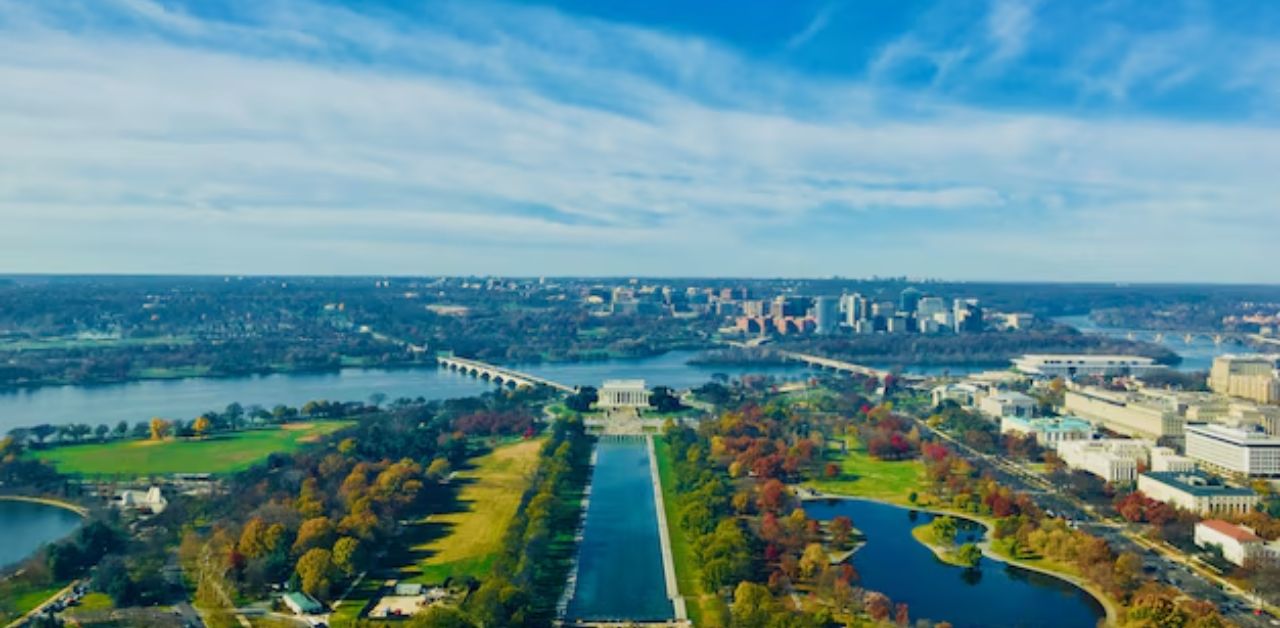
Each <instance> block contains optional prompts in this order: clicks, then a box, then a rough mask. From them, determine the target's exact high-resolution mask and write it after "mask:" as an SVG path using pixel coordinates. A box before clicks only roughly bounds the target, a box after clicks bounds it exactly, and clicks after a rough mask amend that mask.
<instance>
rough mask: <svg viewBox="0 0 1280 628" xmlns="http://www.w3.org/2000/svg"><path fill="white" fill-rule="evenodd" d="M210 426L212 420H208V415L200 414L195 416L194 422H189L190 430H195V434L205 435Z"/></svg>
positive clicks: (211, 425)
mask: <svg viewBox="0 0 1280 628" xmlns="http://www.w3.org/2000/svg"><path fill="white" fill-rule="evenodd" d="M212 427H213V422H211V421H210V420H209V417H207V416H205V415H203V414H202V415H200V416H198V417H196V420H195V422H193V423H192V424H191V431H193V432H195V433H196V436H205V435H206V434H208V433H209V430H210V429H211V428H212Z"/></svg>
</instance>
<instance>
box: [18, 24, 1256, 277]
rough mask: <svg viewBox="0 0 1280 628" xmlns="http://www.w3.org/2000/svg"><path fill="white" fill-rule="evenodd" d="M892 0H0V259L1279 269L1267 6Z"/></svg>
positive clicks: (234, 270)
mask: <svg viewBox="0 0 1280 628" xmlns="http://www.w3.org/2000/svg"><path fill="white" fill-rule="evenodd" d="M901 4H903V3H888V2H885V3H869V4H863V3H857V4H855V3H842V2H799V3H789V4H788V5H787V6H785V7H782V6H778V5H775V4H772V3H770V4H759V5H752V4H747V5H738V4H735V5H734V6H735V7H736V9H735V10H734V11H729V10H728V9H727V7H728V5H726V4H719V5H700V6H698V7H694V8H687V7H685V8H682V7H681V6H680V4H679V3H666V2H660V3H656V4H655V5H652V6H650V5H648V4H646V3H621V4H613V5H610V6H609V7H608V8H599V7H596V6H593V3H582V2H573V1H567V0H566V1H564V2H552V3H511V4H508V3H490V2H483V3H476V2H471V3H433V4H430V5H428V6H426V7H419V8H410V7H408V6H406V5H405V4H404V3H395V2H387V3H381V4H379V5H377V6H370V5H364V4H362V5H360V6H359V7H358V8H357V7H356V6H355V5H351V6H345V5H343V4H342V3H322V2H312V1H309V0H283V1H277V2H268V3H242V2H235V1H230V2H218V3H182V2H172V3H157V2H150V1H147V0H119V1H116V2H104V3H79V2H70V1H54V2H45V3H39V4H38V5H28V4H24V3H20V2H4V1H0V91H2V92H3V93H4V94H6V96H5V97H4V98H0V134H3V136H4V137H6V142H5V143H4V145H3V146H0V171H2V172H4V173H5V174H4V175H3V176H0V218H2V219H3V220H4V222H5V224H6V228H5V229H4V230H3V231H2V232H0V272H5V273H10V272H15V273H39V272H73V273H80V272H109V273H140V272H149V273H166V272H178V273H194V274H211V275H219V274H361V275H382V274H394V275H439V274H449V275H455V274H461V275H507V276H511V275H519V276H538V275H548V276H584V275H603V276H632V275H635V276H685V277H700V276H737V277H744V276H752V275H756V276H770V277H777V276H794V277H829V276H836V275H839V276H853V277H865V276H872V275H880V276H904V275H908V276H928V277H937V278H939V279H947V280H956V279H961V280H963V279H968V280H1020V281H1035V280H1052V281H1133V282H1148V281H1158V282H1172V281H1195V282H1201V281H1204V282H1214V283H1220V282H1270V281H1274V279H1273V278H1272V276H1271V274H1270V273H1269V272H1268V264H1267V262H1269V261H1270V256H1269V255H1268V254H1269V253H1270V250H1271V247H1270V246H1269V245H1270V244H1271V239H1272V237H1271V235H1270V234H1272V233H1275V232H1276V231H1277V229H1278V228H1280V201H1277V200H1276V199H1278V198H1280V194H1278V192H1280V188H1278V185H1280V184H1277V183H1275V181H1274V176H1273V173H1274V170H1275V166H1276V165H1277V164H1280V130H1277V126H1276V122H1277V116H1276V114H1275V113H1274V111H1276V108H1275V104H1276V100H1277V99H1278V98H1280V81H1277V80H1276V78H1275V77H1276V76H1280V72H1277V71H1276V70H1278V69H1280V45H1277V44H1276V43H1275V42H1274V41H1272V40H1273V38H1272V37H1270V36H1269V35H1268V33H1269V32H1275V27H1276V26H1277V24H1278V23H1280V9H1277V8H1275V7H1271V6H1268V5H1266V4H1265V3H1250V4H1249V5H1247V6H1246V5H1243V4H1242V5H1240V6H1238V7H1237V6H1233V7H1232V8H1222V7H1217V6H1205V5H1199V4H1197V3H1186V4H1179V5H1177V6H1174V7H1160V8H1159V10H1156V9H1152V8H1147V7H1145V6H1143V5H1142V4H1141V3H1125V2H1120V3H1112V4H1108V5H1107V6H1106V7H1098V8H1090V9H1088V10H1076V9H1074V8H1073V5H1071V4H1070V3H1063V2H1034V3H1020V2H1006V1H996V2H974V3H960V4H957V3H950V2H948V3H931V4H927V5H916V6H912V7H903V6H898V5H901ZM646 7H649V8H646Z"/></svg>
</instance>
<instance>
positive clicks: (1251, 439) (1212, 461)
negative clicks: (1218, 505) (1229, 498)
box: [1187, 423, 1280, 478]
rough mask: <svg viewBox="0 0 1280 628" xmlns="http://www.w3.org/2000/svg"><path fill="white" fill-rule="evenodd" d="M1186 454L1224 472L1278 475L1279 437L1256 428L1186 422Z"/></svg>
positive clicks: (1267, 476)
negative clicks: (1187, 423) (1188, 423)
mask: <svg viewBox="0 0 1280 628" xmlns="http://www.w3.org/2000/svg"><path fill="white" fill-rule="evenodd" d="M1187 457H1189V458H1191V459H1193V460H1195V461H1197V462H1199V463H1201V464H1203V465H1204V466H1206V467H1209V468H1211V469H1215V470H1219V471H1224V472H1227V473H1235V474H1239V475H1244V476H1248V477H1263V478H1280V436H1270V435H1268V434H1267V433H1266V432H1263V431H1261V430H1258V429H1254V430H1249V429H1241V428H1233V427H1227V426H1225V425H1212V424H1207V423H1199V424H1197V423H1193V424H1190V425H1188V426H1187Z"/></svg>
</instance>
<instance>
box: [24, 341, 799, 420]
mask: <svg viewBox="0 0 1280 628" xmlns="http://www.w3.org/2000/svg"><path fill="white" fill-rule="evenodd" d="M695 355H697V352H694V351H672V352H669V353H665V354H663V355H658V356H653V357H645V358H626V359H614V360H602V361H596V362H574V363H540V364H514V365H510V366H512V367H513V368H515V369H517V370H522V371H527V372H529V373H533V374H535V375H540V376H542V377H546V378H548V379H551V380H554V381H558V382H561V383H565V384H569V385H584V384H585V385H592V386H599V385H600V383H601V382H602V381H604V380H606V379H615V378H640V379H644V380H646V381H647V382H648V384H649V385H650V386H654V385H663V386H671V387H673V388H677V389H679V388H689V387H692V386H697V385H700V384H702V383H704V382H706V381H708V380H709V379H710V378H711V376H712V374H714V373H723V374H725V375H728V376H730V377H739V376H742V375H744V374H747V373H761V374H766V375H773V376H776V377H779V378H788V377H791V378H794V377H802V376H803V375H805V374H806V373H808V372H809V371H808V370H807V369H806V368H805V367H804V366H802V365H799V364H788V365H708V366H698V365H691V364H687V362H688V360H689V359H691V358H693V357H694V356H695ZM492 388H493V386H492V385H491V384H489V383H488V382H486V381H483V380H480V379H476V378H474V377H470V376H467V375H463V374H460V373H457V372H453V371H449V370H446V369H439V368H435V367H419V368H403V369H361V368H348V369H342V370H340V371H333V372H318V373H288V374H273V375H255V376H248V377H228V378H190V379H173V380H144V381H136V382H127V383H122V384H102V385H89V386H46V387H42V388H33V389H19V390H9V391H4V392H0V434H2V433H4V432H6V431H8V430H10V429H12V428H14V427H19V426H22V427H30V426H32V425H37V424H40V423H48V424H51V425H59V424H67V423H88V424H90V425H97V424H99V423H106V424H108V425H111V426H114V425H115V424H116V423H118V422H119V421H122V420H123V421H128V422H129V423H131V424H132V423H136V422H138V421H145V420H148V419H150V418H151V417H155V416H159V417H164V418H168V419H184V420H186V419H192V418H195V417H196V416H197V415H199V414H200V413H201V412H206V411H209V410H222V409H223V408H225V407H226V406H227V404H229V403H231V402H239V403H241V404H243V405H244V406H246V407H247V406H249V405H251V404H261V405H263V406H265V407H267V408H270V407H271V406H274V405H276V404H281V403H282V404H286V405H291V406H298V405H301V404H303V403H306V402H308V401H311V400H314V399H328V400H330V401H363V400H366V399H368V398H369V396H370V395H372V394H374V393H382V394H384V395H386V396H387V399H396V398H399V397H411V398H416V397H424V398H426V399H450V398H456V397H470V396H473V395H478V394H480V393H482V392H484V391H487V390H491V389H492Z"/></svg>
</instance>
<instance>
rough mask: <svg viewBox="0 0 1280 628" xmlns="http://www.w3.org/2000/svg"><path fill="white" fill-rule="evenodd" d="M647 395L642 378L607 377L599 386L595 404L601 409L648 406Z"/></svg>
mask: <svg viewBox="0 0 1280 628" xmlns="http://www.w3.org/2000/svg"><path fill="white" fill-rule="evenodd" d="M649 396H650V393H649V389H648V388H645V385H644V380H643V379H609V380H605V382H604V385H603V386H601V387H600V391H599V393H598V398H597V400H596V406H597V407H599V408H601V409H603V410H613V409H617V408H648V407H649Z"/></svg>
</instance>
